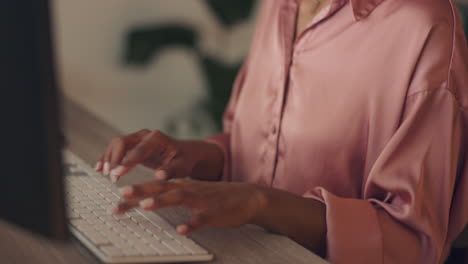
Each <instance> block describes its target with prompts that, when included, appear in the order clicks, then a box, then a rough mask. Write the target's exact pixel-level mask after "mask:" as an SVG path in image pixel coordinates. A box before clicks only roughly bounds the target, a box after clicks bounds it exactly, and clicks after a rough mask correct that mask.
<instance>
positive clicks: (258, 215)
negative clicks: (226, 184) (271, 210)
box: [251, 186, 271, 226]
mask: <svg viewBox="0 0 468 264" xmlns="http://www.w3.org/2000/svg"><path fill="white" fill-rule="evenodd" d="M270 196H271V191H270V189H268V188H265V187H262V186H255V190H254V194H253V198H252V199H253V203H252V204H254V208H253V216H252V220H251V223H252V224H254V225H258V226H264V224H265V217H267V211H268V207H269V204H270V201H271V198H270Z"/></svg>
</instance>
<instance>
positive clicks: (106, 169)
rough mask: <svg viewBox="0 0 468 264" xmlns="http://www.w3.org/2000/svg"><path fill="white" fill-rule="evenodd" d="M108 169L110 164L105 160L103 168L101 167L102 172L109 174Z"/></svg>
mask: <svg viewBox="0 0 468 264" xmlns="http://www.w3.org/2000/svg"><path fill="white" fill-rule="evenodd" d="M109 170H110V164H109V162H105V163H104V169H103V171H102V172H103V173H104V175H109Z"/></svg>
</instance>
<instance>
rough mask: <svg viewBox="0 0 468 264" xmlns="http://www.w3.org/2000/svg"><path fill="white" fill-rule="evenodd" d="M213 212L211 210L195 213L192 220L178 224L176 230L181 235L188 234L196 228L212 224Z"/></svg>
mask: <svg viewBox="0 0 468 264" xmlns="http://www.w3.org/2000/svg"><path fill="white" fill-rule="evenodd" d="M212 218H213V213H212V212H210V211H209V210H206V211H203V212H201V213H197V214H193V215H192V218H191V219H190V221H189V222H188V223H186V224H182V225H179V226H177V228H176V231H177V232H178V233H179V234H181V235H188V234H190V233H193V232H195V231H196V230H198V229H200V228H202V227H205V226H208V225H210V222H211V219H212Z"/></svg>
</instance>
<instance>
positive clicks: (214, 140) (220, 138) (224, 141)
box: [204, 133, 231, 181]
mask: <svg viewBox="0 0 468 264" xmlns="http://www.w3.org/2000/svg"><path fill="white" fill-rule="evenodd" d="M230 140H231V137H230V135H229V134H228V133H221V134H217V135H215V136H212V137H209V138H206V139H205V140H204V141H205V142H208V143H211V144H214V145H216V146H218V147H219V148H220V150H221V151H222V152H223V160H224V161H223V163H224V164H223V172H222V173H223V174H222V175H221V178H220V181H231V176H230V163H231V162H230V161H231V156H230V154H229V153H231V152H230V145H231V144H230Z"/></svg>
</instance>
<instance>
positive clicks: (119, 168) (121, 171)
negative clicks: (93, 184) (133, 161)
mask: <svg viewBox="0 0 468 264" xmlns="http://www.w3.org/2000/svg"><path fill="white" fill-rule="evenodd" d="M126 170H127V168H126V167H124V166H122V165H119V166H117V167H115V168H114V169H113V170H111V171H110V174H111V175H112V174H114V175H116V176H119V177H120V176H122V174H124V173H125V171H126Z"/></svg>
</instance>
